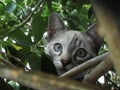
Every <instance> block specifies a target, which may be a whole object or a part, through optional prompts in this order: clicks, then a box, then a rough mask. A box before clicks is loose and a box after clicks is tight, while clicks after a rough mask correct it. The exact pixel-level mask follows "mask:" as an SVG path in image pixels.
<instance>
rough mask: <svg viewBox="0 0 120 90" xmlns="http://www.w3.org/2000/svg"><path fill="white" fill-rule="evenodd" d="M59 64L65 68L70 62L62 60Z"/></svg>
mask: <svg viewBox="0 0 120 90" xmlns="http://www.w3.org/2000/svg"><path fill="white" fill-rule="evenodd" d="M61 62H62V64H63V66H64V67H65V66H66V65H68V64H69V63H70V60H64V59H62V60H61Z"/></svg>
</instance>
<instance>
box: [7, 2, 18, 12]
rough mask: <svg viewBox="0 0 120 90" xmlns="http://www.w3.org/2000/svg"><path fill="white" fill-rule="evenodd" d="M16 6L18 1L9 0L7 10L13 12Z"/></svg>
mask: <svg viewBox="0 0 120 90" xmlns="http://www.w3.org/2000/svg"><path fill="white" fill-rule="evenodd" d="M15 8H16V3H15V2H13V1H11V2H9V3H8V4H7V5H6V11H7V12H8V13H12V12H13V11H14V10H15Z"/></svg>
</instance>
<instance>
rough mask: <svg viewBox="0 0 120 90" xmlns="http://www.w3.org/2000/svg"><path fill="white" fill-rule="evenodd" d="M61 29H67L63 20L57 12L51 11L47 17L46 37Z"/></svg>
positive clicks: (50, 36)
mask: <svg viewBox="0 0 120 90" xmlns="http://www.w3.org/2000/svg"><path fill="white" fill-rule="evenodd" d="M62 30H67V29H66V27H65V25H64V23H63V20H62V19H61V18H60V16H59V15H58V14H57V13H55V12H52V13H51V15H50V16H49V19H48V38H49V39H50V38H52V37H53V35H54V34H55V33H56V32H58V31H62Z"/></svg>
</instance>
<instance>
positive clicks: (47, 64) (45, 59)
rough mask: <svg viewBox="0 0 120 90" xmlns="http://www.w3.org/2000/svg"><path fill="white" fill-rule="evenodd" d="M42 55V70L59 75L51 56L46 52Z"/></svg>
mask: <svg viewBox="0 0 120 90" xmlns="http://www.w3.org/2000/svg"><path fill="white" fill-rule="evenodd" d="M41 56H42V57H41V60H42V64H41V70H42V71H44V72H48V73H52V74H55V75H57V70H56V68H55V66H54V64H53V62H52V59H51V57H50V56H48V55H47V54H45V53H42V55H41Z"/></svg>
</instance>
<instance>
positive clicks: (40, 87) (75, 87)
mask: <svg viewBox="0 0 120 90" xmlns="http://www.w3.org/2000/svg"><path fill="white" fill-rule="evenodd" d="M0 77H1V78H6V79H10V80H15V81H17V82H18V83H20V84H22V85H25V86H28V87H30V88H33V89H36V90H63V89H64V90H101V89H100V88H98V87H96V86H93V85H83V84H80V83H78V82H75V81H71V80H67V79H60V78H58V77H55V76H52V75H50V74H44V73H41V72H25V71H23V70H22V69H10V68H6V67H4V66H2V65H0Z"/></svg>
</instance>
